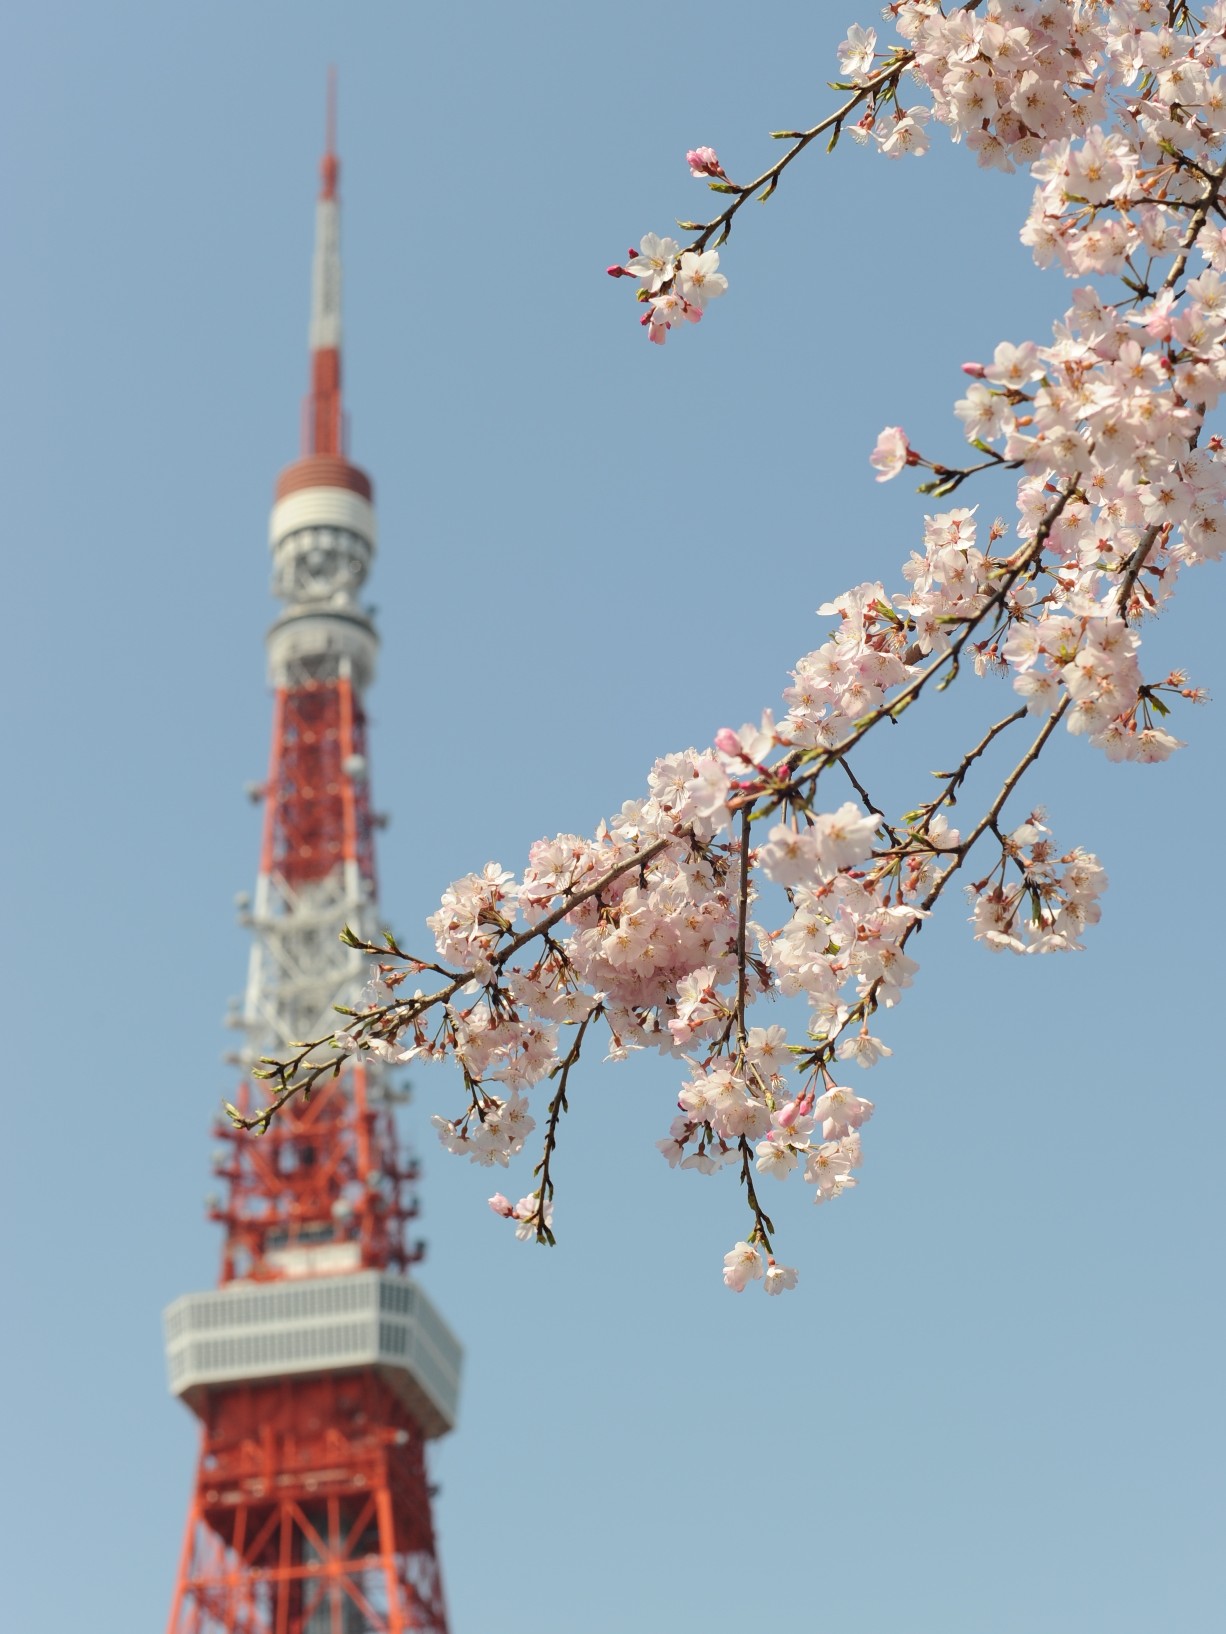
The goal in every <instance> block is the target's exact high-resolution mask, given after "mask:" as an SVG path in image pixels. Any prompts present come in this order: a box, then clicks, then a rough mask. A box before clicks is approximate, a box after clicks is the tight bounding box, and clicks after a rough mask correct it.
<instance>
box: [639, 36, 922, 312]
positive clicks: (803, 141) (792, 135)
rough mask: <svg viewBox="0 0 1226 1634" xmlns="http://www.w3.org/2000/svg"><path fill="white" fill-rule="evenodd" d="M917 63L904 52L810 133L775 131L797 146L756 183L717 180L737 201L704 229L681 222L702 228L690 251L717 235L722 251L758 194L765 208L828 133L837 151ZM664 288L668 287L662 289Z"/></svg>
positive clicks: (715, 186) (718, 188)
mask: <svg viewBox="0 0 1226 1634" xmlns="http://www.w3.org/2000/svg"><path fill="white" fill-rule="evenodd" d="M914 60H915V54H914V52H911V51H904V52H901V53H900V54H899V55H898V56H897V57H895V58H894V59H893V60H892V61H890V62H889V63H887V64H886V66H885V67H884V68H882V69H881V70H880V71H879V72H878V73H876V74H873V75H871V76H870V77H869V78H868V79H866V80H865V82H864V84H863V85H861V86H859V87H858V88H857V90H856V91H855V93H854V94H853V95H852V96H851V97H849V98H848V100H847V101H846V102H844V103H843V105H842V107H840V108H836V109H835V111H834V112H833V113H830V114H827V115H826V117H825V118H824V119H819V120H818V122H817V124H816V125H811V126H810V127H809V129H808V130H804V131H782V130H777V131H772V132H771V135H772V136H773V137H774V138H775V139H776V140H778V141H791V142H793V144H794V145H793V146H792V147H790V148H789V149H788V150H787V152H786V153H785V154H784V155H783V157H782V158H781V159H778V160H776V162H775V163H774V164H773V165H769V166H768V167H767V168H766V169H765V170H764V171H763V172H762V174H761V175H760V176H758V177H756V178H755V180H753V181H752V182H746V183H745V184H744V185H743V186H742V185H738V184H737V183H735V182H730V181H727V180H723V181H719V180H716V181H712V182H711V183H709V185H710V187H711V189H712V191H713V192H716V193H732V194H734V195H735V197H734V198H733V201H732V203H731V204H730V205H728V206H727V208H726V209H724V210H721V211H720V213H719V215H717V216H716V217H714V219H713V220H711V221H708V222H706V223H704V224H702V225H701V226H699V224H698V223H697V222H693V221H679V222H678V223H677V225H678V226H679V227H680V228H681V229H682V230H683V231H693V230H694V229H695V228H698V236H697V237H696V238H695V239H693V240H692V241H691V242H690V243H689V245H687V249H688V250H690V251H692V252H694V253H695V254H699V253H701V252H702V251H703V250H705V249H706V247H707V245H708V244H711V243H712V239H713V235H714V234H716V233H717V232H718V233H719V237H718V238H715V239H714V244H713V247H714V248H716V249H718V248H719V246H720V245H721V244H725V243H727V241H728V235H729V233H730V232H731V231H732V218H733V217H734V216H735V215H736V213H737V211H738V210H739V209H740V208H741V206H742V205H743V204H744V203H745V201H746V200H747V199H750V198H752V197H753V196H754V194H757V195H758V198H759V201H760V202H761V203H763V204H764V203H765V202H766V200H767V199H769V198H770V196H771V194H772V193H773V192H774V191H775V189H776V187H778V185H779V181H780V178H781V177H782V176H783V173H784V171H785V170H786V169H787V168H788V166H789V165H790V164H791V163H792V161H793V160H794V159H798V158H799V157H800V155H801V154H802V153H803V152H804V151H805V149H806V148H807V147H808V146H809V145H810V143H812V142H814V141H816V140H817V138H818V137H819V136H824V135H825V134H826V132H827V131H828V130H833V131H834V136H833V137H832V139H831V141H830V144H829V146H830V148H833V147H834V145H835V143H836V142H837V141H838V138H839V135H840V134H841V132H842V129H843V126H844V124H845V123H846V121H847V120H848V118H849V117H850V116H851V115H852V114H853V113H854V112H855V111H856V109H857V108H858V107H859V106H860V105H861V103H863V102H866V101H868V100H869V99H870V98H876V96H877V93H878V92H882V91H884V92H889V91H892V90H893V89H894V88H895V87H896V86H897V84H898V81H899V79H900V78H901V76H902V75H903V74H904V73H905V72H906V70H907V69H908V68H909V67H910V66H911V64H912V63H913V62H914ZM840 89H841V87H840ZM759 189H760V190H761V191H759ZM661 287H662V288H663V287H665V286H663V285H662V286H661Z"/></svg>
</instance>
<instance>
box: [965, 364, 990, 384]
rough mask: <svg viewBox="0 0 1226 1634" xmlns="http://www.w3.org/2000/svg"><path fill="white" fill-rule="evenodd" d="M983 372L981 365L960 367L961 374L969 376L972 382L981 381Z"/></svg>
mask: <svg viewBox="0 0 1226 1634" xmlns="http://www.w3.org/2000/svg"><path fill="white" fill-rule="evenodd" d="M984 372H985V371H984V367H983V364H982V363H964V364H963V365H962V373H963V374H969V375H970V377H971V379H972V380H982V379H983V376H984Z"/></svg>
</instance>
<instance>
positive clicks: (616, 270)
mask: <svg viewBox="0 0 1226 1634" xmlns="http://www.w3.org/2000/svg"><path fill="white" fill-rule="evenodd" d="M604 270H605V271H606V272H607V273H608V275H609V277H610V278H633V277H634V274H633V273H632V272H627V271H626V269H625V267H619V266H618V265H617V263H616V262H614V263H613V265H612V266H611V267H606V268H605V269H604Z"/></svg>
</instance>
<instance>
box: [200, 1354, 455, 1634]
mask: <svg viewBox="0 0 1226 1634" xmlns="http://www.w3.org/2000/svg"><path fill="white" fill-rule="evenodd" d="M202 1406H203V1414H202V1416H203V1420H204V1436H203V1444H202V1447H201V1453H200V1462H199V1466H198V1470H197V1478H196V1490H195V1492H194V1494H193V1499H192V1504H191V1508H190V1511H189V1514H188V1522H187V1533H186V1537H185V1539H184V1544H183V1556H182V1561H181V1564H180V1569H179V1576H178V1585H177V1588H176V1593H175V1602H174V1606H173V1608H172V1611H171V1616H170V1622H169V1625H168V1630H169V1634H410V1631H413V1634H417V1631H422V1634H447V1618H446V1610H445V1607H444V1602H443V1590H442V1583H441V1580H440V1575H439V1569H438V1562H437V1558H436V1554H435V1545H434V1527H433V1523H432V1520H431V1511H430V1489H429V1487H428V1485H427V1479H426V1466H425V1457H424V1440H423V1436H422V1432H421V1429H420V1427H419V1425H418V1423H417V1421H416V1419H415V1418H414V1416H413V1415H412V1414H411V1413H410V1412H409V1411H408V1410H407V1408H406V1407H405V1405H404V1402H403V1401H402V1400H401V1398H400V1396H399V1395H398V1394H397V1393H396V1392H395V1391H393V1390H392V1389H391V1388H390V1387H389V1385H388V1383H387V1382H386V1380H385V1379H384V1378H382V1377H380V1376H379V1374H378V1373H376V1372H375V1371H374V1370H363V1371H358V1372H354V1373H350V1374H344V1373H329V1374H326V1375H324V1376H322V1377H317V1378H309V1377H300V1378H294V1377H290V1378H280V1379H270V1380H266V1381H259V1382H253V1383H244V1384H238V1385H235V1386H232V1387H230V1388H223V1389H220V1390H214V1391H211V1392H210V1393H209V1395H208V1398H207V1402H205V1403H203V1404H202Z"/></svg>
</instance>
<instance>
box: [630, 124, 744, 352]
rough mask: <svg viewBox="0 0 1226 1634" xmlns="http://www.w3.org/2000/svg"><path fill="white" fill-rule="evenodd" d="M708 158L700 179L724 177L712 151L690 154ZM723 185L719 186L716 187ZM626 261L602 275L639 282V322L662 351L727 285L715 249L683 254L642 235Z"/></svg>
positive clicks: (662, 241) (674, 244)
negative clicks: (641, 302)
mask: <svg viewBox="0 0 1226 1634" xmlns="http://www.w3.org/2000/svg"><path fill="white" fill-rule="evenodd" d="M703 154H709V155H710V158H709V160H703V161H702V162H704V163H708V164H710V165H711V166H713V167H714V169H712V170H698V169H695V170H694V174H695V175H696V176H698V175H715V174H717V173H718V174H722V172H720V171H719V160H718V159H717V158H716V157H715V154H714V153H713V152H712V151H711V149H710V148H702V149H699V150H698V151H696V152H694V153H691V154H690V155H688V157H689V158H690V160H691V161H696V160H699V159H700V157H701V155H703ZM717 185H722V184H717ZM627 254H628V256H629V260H628V261H627V262H626V264H625V265H624V266H618V265H615V266H612V267H609V268H607V269H606V270H607V271H608V273H609V276H610V277H611V278H637V279H638V280H639V284H640V289H639V297H640V299H641V300H644V301H645V302H646V303H647V311H646V312H645V313H644V314H643V317H642V323H643V327H644V328H645V329H646V331H647V338H648V340H650V341H654V342H655V344H656V345H657V346H663V344H664V342H665V341H666V340H667V339H668V332H669V330H670V329H672V328H673V327H674V326H675V325H676V324H679V323H697V322H698V321H699V319H700V318H701V317H702V315H703V312H704V311H705V310H706V308H707V305H708V303H709V302H711V301H713V300H715V299H716V297H717V296H719V295H722V294H723V293H724V291H725V290H726V289H727V288H728V280H727V279H726V278H725V277H724V275H723V273H722V272H720V270H719V253H718V251H716V250H702V251H697V250H685V251H682V249H681V246H680V245H679V244H678V243H677V242H676V240H675V239H672V238H659V237H657V235H656V234H655V233H646V234H644V236H643V239H642V241H641V243H640V244H639V247H638V249H637V250H634V249H631V250H629V251H627Z"/></svg>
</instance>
